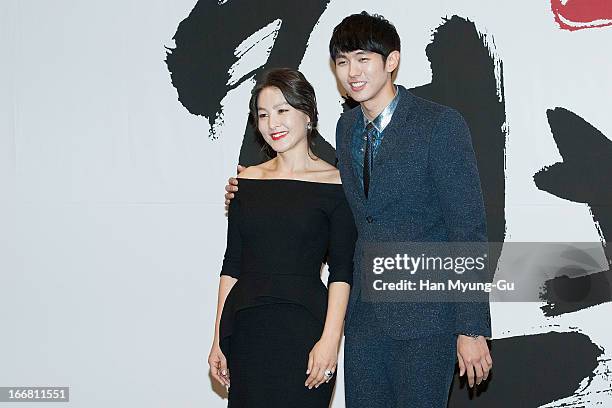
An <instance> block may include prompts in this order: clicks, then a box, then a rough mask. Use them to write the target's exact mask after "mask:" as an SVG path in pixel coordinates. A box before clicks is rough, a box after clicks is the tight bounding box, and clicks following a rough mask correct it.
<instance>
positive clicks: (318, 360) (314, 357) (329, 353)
mask: <svg viewBox="0 0 612 408" xmlns="http://www.w3.org/2000/svg"><path fill="white" fill-rule="evenodd" d="M339 343H340V342H339V341H338V340H336V339H332V338H323V337H321V339H320V340H319V341H318V342H317V343H316V344H315V345H314V347H313V348H312V350H311V351H310V354H308V370H307V371H306V374H307V375H308V378H307V379H306V384H304V385H305V386H306V387H308V389H312V387H315V388H318V387H319V385H321V384H323V383H324V382H327V381H329V380H330V379H331V377H325V371H326V370H331V372H332V373H335V372H336V366H337V365H338V348H339Z"/></svg>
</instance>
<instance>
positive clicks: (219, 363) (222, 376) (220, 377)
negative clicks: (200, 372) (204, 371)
mask: <svg viewBox="0 0 612 408" xmlns="http://www.w3.org/2000/svg"><path fill="white" fill-rule="evenodd" d="M208 365H209V366H210V373H211V374H212V376H213V378H214V379H215V380H217V381H219V383H221V385H223V386H224V387H229V386H230V375H229V370H228V368H227V360H226V359H225V356H224V355H223V352H222V351H221V348H220V347H219V344H218V343H217V342H214V343H213V346H212V347H211V349H210V354H209V355H208Z"/></svg>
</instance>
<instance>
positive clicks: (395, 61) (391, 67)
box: [385, 51, 400, 72]
mask: <svg viewBox="0 0 612 408" xmlns="http://www.w3.org/2000/svg"><path fill="white" fill-rule="evenodd" d="M399 62H400V52H399V51H392V52H391V53H390V54H389V55H388V56H387V61H386V62H385V70H386V71H387V72H393V71H395V70H396V69H397V67H398V66H399Z"/></svg>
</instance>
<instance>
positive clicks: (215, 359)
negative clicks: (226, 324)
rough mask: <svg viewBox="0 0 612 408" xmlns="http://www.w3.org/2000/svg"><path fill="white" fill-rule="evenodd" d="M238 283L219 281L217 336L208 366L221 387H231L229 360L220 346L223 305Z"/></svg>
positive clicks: (216, 320) (224, 279) (214, 339)
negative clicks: (220, 323)
mask: <svg viewBox="0 0 612 408" xmlns="http://www.w3.org/2000/svg"><path fill="white" fill-rule="evenodd" d="M236 282H238V279H236V278H233V277H231V276H226V275H222V276H221V279H220V280H219V293H218V295H217V317H216V318H215V334H214V338H213V344H212V346H211V348H210V354H209V355H208V365H209V366H210V373H211V375H212V376H213V378H214V379H215V380H217V381H219V383H221V385H223V386H226V387H229V386H230V376H229V370H228V368H227V359H226V358H225V355H224V354H223V352H222V351H221V347H220V346H219V322H220V321H221V314H222V313H223V305H225V299H226V298H227V295H228V294H229V292H230V290H232V287H234V285H235V284H236Z"/></svg>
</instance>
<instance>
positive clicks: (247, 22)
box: [166, 0, 335, 165]
mask: <svg viewBox="0 0 612 408" xmlns="http://www.w3.org/2000/svg"><path fill="white" fill-rule="evenodd" d="M328 3H329V0H312V1H300V2H293V1H283V0H258V1H252V0H231V1H228V2H227V3H224V4H219V3H218V1H216V0H200V1H198V2H197V4H196V5H195V7H194V8H193V10H192V11H191V13H189V16H188V17H187V18H186V19H184V20H183V21H182V22H181V23H180V24H179V26H178V29H177V31H176V34H175V35H174V37H173V39H174V40H175V44H176V47H175V48H174V49H169V51H168V52H167V55H166V64H167V66H168V70H169V71H170V74H171V75H170V76H171V79H172V84H173V85H174V87H175V88H176V90H177V92H178V96H179V101H180V102H181V104H183V106H184V107H185V108H187V110H188V111H189V112H190V113H192V114H194V115H201V116H205V117H207V118H208V121H209V123H210V126H211V134H210V136H211V137H212V138H215V137H216V135H215V134H214V129H213V123H214V122H215V119H216V118H217V117H218V116H219V115H221V109H222V107H221V100H222V99H223V98H224V97H225V95H226V94H227V93H228V92H229V91H230V90H232V89H234V88H236V87H237V86H239V85H240V84H241V83H242V82H244V80H246V79H248V78H250V77H251V76H253V75H254V76H255V79H257V78H258V76H259V75H260V74H261V73H262V72H263V71H265V70H266V69H270V68H276V67H289V68H295V69H297V68H298V67H299V65H300V62H301V61H302V58H303V57H304V53H305V52H306V45H307V41H308V38H309V37H310V34H311V32H312V30H313V28H314V26H315V24H316V22H317V21H318V20H319V17H320V16H321V14H323V11H324V10H325V8H326V7H327V4H328ZM276 19H281V20H282V23H281V27H280V29H279V32H278V35H277V37H276V41H275V43H274V46H273V48H272V50H271V52H270V56H269V58H268V61H267V62H266V63H265V64H264V65H263V66H261V67H253V70H252V71H251V72H249V73H247V74H246V75H245V76H244V77H242V78H241V79H240V80H238V81H237V82H236V83H235V84H234V85H226V83H227V81H228V80H229V78H230V74H229V69H230V67H231V66H232V65H233V64H234V63H235V62H236V61H237V60H238V59H237V58H236V56H235V55H234V50H235V49H236V47H237V46H238V45H239V44H240V43H242V41H243V40H244V39H246V38H247V37H249V36H250V35H251V34H253V33H254V32H256V31H258V30H259V29H261V28H263V27H265V26H266V25H268V24H270V23H271V22H273V21H274V20H276ZM244 104H245V106H246V105H247V104H248V101H246V100H245V101H244ZM225 120H233V119H232V118H225ZM314 151H315V154H317V155H319V156H320V157H322V158H323V159H324V160H326V161H330V162H331V163H335V152H334V150H333V148H332V147H331V145H329V143H327V142H326V141H325V140H324V139H323V138H317V146H316V147H315V149H314ZM264 158H265V155H264V154H263V152H262V151H261V148H260V146H259V145H258V144H257V143H256V139H255V132H254V129H253V127H252V125H251V124H250V123H249V124H248V125H247V129H246V131H245V135H244V141H243V145H242V149H241V152H240V163H242V164H244V165H251V164H257V163H261V162H262V161H263V160H264Z"/></svg>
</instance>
